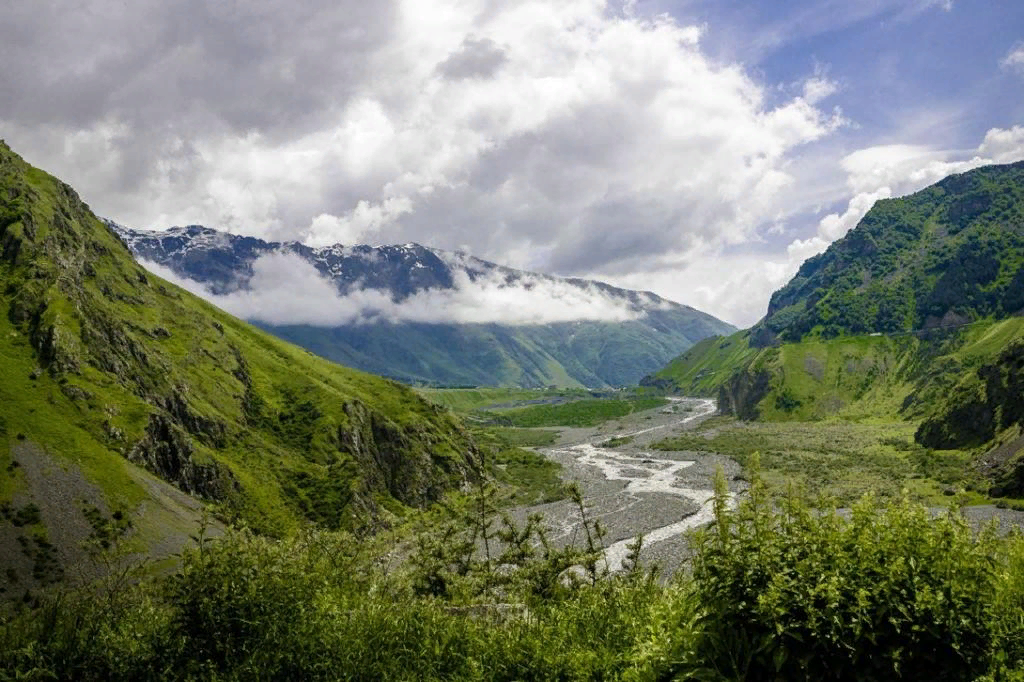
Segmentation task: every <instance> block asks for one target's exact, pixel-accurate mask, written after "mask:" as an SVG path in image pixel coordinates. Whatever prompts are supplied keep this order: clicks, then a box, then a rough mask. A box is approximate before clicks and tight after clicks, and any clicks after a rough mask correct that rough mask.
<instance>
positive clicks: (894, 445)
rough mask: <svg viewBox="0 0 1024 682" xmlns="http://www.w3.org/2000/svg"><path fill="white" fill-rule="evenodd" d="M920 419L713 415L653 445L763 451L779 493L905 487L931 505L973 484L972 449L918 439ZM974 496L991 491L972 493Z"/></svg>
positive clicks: (885, 492) (839, 493) (744, 458)
mask: <svg viewBox="0 0 1024 682" xmlns="http://www.w3.org/2000/svg"><path fill="white" fill-rule="evenodd" d="M915 426H916V425H915V424H913V423H906V422H895V423H891V422H890V423H886V422H881V421H865V422H860V423H854V422H845V421H838V420H833V421H820V422H741V421H737V420H735V419H733V418H731V417H715V418H712V419H709V420H707V421H705V422H703V423H701V424H700V426H698V427H697V428H696V429H694V430H692V431H686V432H684V433H682V434H680V435H677V436H674V437H671V438H667V439H664V440H662V441H659V442H657V443H655V444H654V446H653V447H654V448H656V449H660V450H696V451H710V452H716V453H719V454H722V455H725V456H727V457H731V458H733V459H735V460H736V461H738V462H740V464H742V465H744V466H747V465H748V464H749V463H750V461H751V457H752V456H753V455H754V453H759V454H760V462H761V470H762V473H763V476H764V480H765V481H766V483H767V484H768V485H769V486H770V487H771V488H772V489H773V490H775V491H776V492H782V491H785V490H786V489H787V488H788V487H789V486H790V485H796V486H799V487H801V488H802V489H804V490H807V491H810V492H812V493H815V494H819V493H820V494H822V495H824V496H826V497H830V498H833V499H835V500H836V501H837V503H838V504H841V505H848V504H850V503H852V502H854V501H856V500H857V499H858V498H860V497H861V496H862V495H864V494H866V493H873V494H875V495H878V496H879V497H880V498H883V499H895V498H898V497H899V496H900V495H901V493H902V491H903V490H904V489H906V490H909V491H910V492H911V494H912V495H913V497H914V498H915V499H917V500H919V501H921V502H925V503H928V504H945V503H946V501H948V497H946V495H945V491H946V489H947V488H949V487H956V488H962V487H966V486H969V485H970V484H971V480H970V478H969V477H968V475H967V464H968V462H969V461H970V458H971V454H970V453H967V452H961V451H936V450H929V449H927V448H924V447H922V446H920V445H918V444H916V443H915V442H914V430H915ZM968 499H969V500H970V501H971V502H973V503H979V502H984V501H987V498H984V497H983V496H981V495H979V494H977V493H970V494H969V497H968Z"/></svg>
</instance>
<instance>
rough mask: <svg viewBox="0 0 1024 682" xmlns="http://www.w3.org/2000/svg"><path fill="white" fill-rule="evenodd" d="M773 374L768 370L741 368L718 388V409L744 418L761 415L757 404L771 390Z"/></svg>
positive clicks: (751, 418) (752, 418)
mask: <svg viewBox="0 0 1024 682" xmlns="http://www.w3.org/2000/svg"><path fill="white" fill-rule="evenodd" d="M771 380H772V374H771V372H769V371H767V370H758V371H754V370H746V369H745V370H741V371H739V372H736V373H735V374H733V375H732V376H731V377H729V380H728V381H726V382H725V383H724V384H722V385H721V386H720V387H719V388H718V410H719V412H720V413H722V414H731V415H735V416H736V417H738V418H740V419H744V420H748V421H749V420H754V419H757V418H758V417H759V416H760V413H759V411H758V409H757V404H758V403H759V402H761V401H762V400H763V399H764V397H765V396H766V395H768V391H770V390H771Z"/></svg>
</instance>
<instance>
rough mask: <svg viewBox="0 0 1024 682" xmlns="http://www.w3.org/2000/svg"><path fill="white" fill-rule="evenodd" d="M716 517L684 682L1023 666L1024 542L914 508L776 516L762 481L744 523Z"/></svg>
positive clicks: (734, 515) (744, 509) (949, 676)
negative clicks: (1022, 601)
mask: <svg viewBox="0 0 1024 682" xmlns="http://www.w3.org/2000/svg"><path fill="white" fill-rule="evenodd" d="M755 469H756V465H755ZM721 498H722V494H721V493H719V499H720V500H721ZM716 512H717V513H716V523H715V524H714V525H713V526H712V527H711V528H710V529H709V530H707V531H704V532H701V533H700V534H699V535H698V537H697V540H696V555H695V558H694V562H693V578H692V580H693V584H692V593H691V594H690V598H691V599H693V601H694V602H695V603H696V604H699V605H700V606H699V609H700V611H699V615H698V617H697V619H696V623H695V625H696V635H695V636H694V638H693V640H692V649H689V650H686V651H681V652H679V659H680V663H679V665H678V667H677V668H676V672H677V673H680V674H682V675H684V676H685V677H687V678H690V677H694V678H709V679H751V680H764V679H785V680H798V679H806V680H817V679H832V680H881V679H915V680H917V679H929V680H965V679H974V678H976V677H978V676H980V675H982V674H984V673H985V672H987V671H989V670H991V669H992V668H993V667H996V668H999V667H1000V666H1003V665H1005V664H1006V663H1010V664H1011V665H1013V666H1020V665H1021V664H1022V663H1024V660H1022V659H1021V657H1020V646H1019V642H1020V641H1024V620H1022V619H1021V618H1020V617H1019V613H1013V609H1014V608H1016V607H1018V606H1019V603H1020V602H1019V600H1020V598H1021V584H1024V583H1022V580H1024V573H1021V570H1022V568H1024V566H1022V565H1021V563H1020V552H1021V549H1022V547H1024V542H1022V541H1021V539H1020V538H1019V537H1013V538H1011V539H1009V540H1004V539H1000V537H999V536H998V534H996V533H994V532H992V531H985V532H982V533H981V534H975V533H973V532H972V531H971V529H970V528H969V526H968V524H967V523H966V522H965V521H964V520H963V519H962V517H960V516H959V515H958V514H957V513H956V512H955V511H950V512H948V513H947V514H944V515H941V516H940V517H938V518H932V517H931V515H930V514H929V513H928V511H927V509H925V508H924V507H918V506H915V505H913V504H911V503H909V502H907V501H906V500H904V501H902V502H900V503H898V504H896V505H894V506H892V507H890V508H888V509H880V508H879V507H878V505H877V503H875V502H874V500H872V499H871V498H865V499H864V500H862V501H861V502H860V503H858V504H857V505H856V506H855V507H854V509H853V512H852V516H851V517H850V518H845V517H843V516H841V515H839V514H837V513H836V512H834V511H833V512H828V511H825V512H819V511H815V510H812V509H811V508H810V507H808V506H807V505H806V504H805V503H803V502H802V501H801V500H800V499H799V498H797V497H795V496H790V497H788V498H786V499H785V500H783V501H782V503H781V509H779V510H778V511H773V502H772V500H771V499H770V498H769V497H768V496H767V492H766V489H765V487H764V485H763V484H762V482H761V481H760V480H759V478H758V477H757V476H756V473H755V475H754V476H753V481H752V485H751V490H750V496H749V499H747V500H744V501H743V502H741V504H740V506H739V509H738V510H737V511H735V512H731V511H728V510H727V509H726V507H725V505H724V504H722V503H721V501H719V503H718V506H717V508H716Z"/></svg>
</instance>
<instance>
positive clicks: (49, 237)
mask: <svg viewBox="0 0 1024 682" xmlns="http://www.w3.org/2000/svg"><path fill="white" fill-rule="evenodd" d="M0 308H2V310H3V315H0V503H4V504H6V508H8V509H9V510H12V511H11V513H10V514H5V516H4V519H0V528H3V529H4V532H3V533H0V540H5V541H13V540H15V539H17V538H24V540H18V542H19V543H21V546H17V545H16V546H14V547H13V548H12V547H11V546H5V547H3V548H2V549H3V551H0V555H8V556H13V555H15V554H18V555H20V554H23V553H24V552H23V551H22V550H23V549H24V545H25V543H26V542H29V543H31V542H33V540H31V538H32V537H35V538H39V539H40V540H41V541H42V542H43V543H47V542H49V540H47V539H46V538H47V533H48V529H50V533H51V534H52V533H53V532H54V531H53V530H52V529H54V528H57V527H58V526H68V524H71V525H75V524H79V525H82V524H81V519H78V518H77V517H78V516H81V515H83V514H85V511H83V508H84V507H88V508H91V507H96V508H97V509H98V510H99V512H100V514H101V516H102V517H103V518H105V519H108V520H109V519H114V517H115V516H116V517H117V518H120V519H129V520H131V519H135V518H136V517H137V523H136V524H135V525H136V527H138V526H140V525H141V526H146V528H144V529H141V530H139V528H136V531H137V532H133V533H128V534H129V535H132V537H134V539H135V541H137V542H139V543H142V544H145V542H146V541H147V533H149V534H150V535H151V536H152V538H155V537H157V536H159V535H160V534H161V533H165V532H169V529H167V528H161V527H160V524H159V523H158V521H159V520H160V519H156V518H154V519H150V516H153V514H155V513H156V510H157V509H158V508H165V507H166V508H167V509H173V510H176V512H175V513H177V512H180V511H181V509H180V507H181V505H185V504H187V502H188V501H189V500H190V499H196V498H198V499H202V500H204V501H206V502H209V503H212V504H213V505H214V508H215V509H216V510H217V511H218V513H219V514H221V515H223V516H225V517H228V518H236V519H239V520H241V521H244V522H245V523H246V524H248V525H250V526H251V527H254V528H256V529H259V530H261V531H265V532H269V533H274V534H284V533H287V532H289V531H290V530H291V529H294V528H296V527H298V526H300V525H302V524H304V523H306V522H309V521H313V522H317V523H319V524H321V525H323V526H326V527H330V528H337V527H345V526H351V525H356V524H363V523H366V522H367V521H369V520H371V519H373V518H380V517H381V514H383V513H385V510H386V509H395V510H398V509H401V508H402V507H403V506H404V505H422V504H424V503H426V502H428V501H430V500H434V499H437V498H438V497H439V496H440V495H441V494H442V493H443V492H444V491H446V490H449V489H451V488H452V487H454V486H458V485H460V484H462V483H463V482H464V481H465V480H466V477H467V475H469V471H470V469H471V465H472V464H473V459H474V456H475V448H474V446H473V444H472V442H471V440H470V439H469V437H468V436H467V434H466V432H465V431H464V430H463V428H462V426H461V425H460V424H459V423H458V422H457V421H456V420H455V419H454V418H453V417H452V416H450V415H449V414H448V413H447V412H446V411H445V410H444V409H443V408H440V407H438V406H435V405H433V404H431V403H428V402H426V401H425V400H423V399H422V398H420V397H419V396H418V395H416V394H415V393H414V392H413V391H412V390H410V389H408V388H405V387H403V386H401V385H399V384H396V383H395V382H392V381H388V380H384V379H381V378H378V377H374V376H370V375H367V374H363V373H361V372H356V371H353V370H348V369H345V368H342V367H339V366H337V365H333V364H331V363H329V362H327V361H325V360H322V359H319V358H317V357H315V356H313V355H311V354H310V353H309V352H307V351H304V350H301V349H299V348H296V347H294V346H291V345H289V344H287V343H284V342H281V341H279V340H277V339H274V338H273V337H271V336H269V335H268V334H265V333H263V332H261V331H258V330H256V329H254V328H253V327H251V326H249V325H248V324H245V323H243V322H240V321H238V320H236V319H234V318H232V317H230V316H228V315H226V314H224V313H222V312H220V311H219V310H217V309H215V308H213V307H212V306H210V305H208V304H206V303H204V302H203V301H201V300H200V299H198V298H196V297H194V296H192V295H190V294H188V293H186V292H184V291H183V290H181V289H178V288H176V287H174V286H172V285H170V284H168V283H166V282H164V281H163V280H160V279H159V278H157V277H154V276H153V275H151V274H149V273H147V272H146V271H145V270H143V269H142V268H141V267H140V266H138V265H137V264H136V263H135V262H134V260H133V259H132V257H131V255H130V254H129V252H128V250H127V248H126V247H125V246H124V244H123V243H122V242H121V241H120V240H119V239H118V238H117V237H116V236H114V235H113V234H112V233H111V232H110V231H109V230H108V229H107V228H106V227H105V226H104V225H103V224H102V223H101V222H100V221H99V220H97V218H96V217H95V216H94V215H93V214H92V213H91V212H90V211H89V209H88V207H87V206H86V205H85V204H84V203H82V201H81V200H80V199H79V198H78V196H77V195H76V194H75V192H74V191H73V190H72V189H71V188H70V187H68V186H67V185H65V184H63V183H61V182H60V181H58V180H56V179H55V178H53V177H51V176H49V175H47V174H46V173H44V172H42V171H40V170H37V169H35V168H32V167H31V166H29V165H28V164H26V163H25V162H24V161H23V160H22V159H21V158H20V157H18V156H17V155H16V154H14V153H13V152H12V151H11V150H10V149H9V148H8V147H7V146H6V145H3V144H0ZM40 462H43V464H39V463H40ZM37 465H38V466H37ZM54 466H56V467H59V468H60V469H62V470H65V471H67V472H70V473H68V475H69V476H78V477H79V478H80V479H81V489H82V490H83V491H91V492H88V494H87V495H86V493H82V495H83V496H87V497H88V498H89V499H88V503H87V504H86V503H85V502H83V500H80V499H75V500H73V501H69V502H67V504H64V505H63V506H61V504H58V503H57V502H53V503H52V504H50V503H49V502H47V501H46V500H47V499H49V498H51V497H54V491H52V490H46V489H45V488H46V481H47V480H48V479H47V476H45V475H42V476H34V475H32V472H33V471H36V470H37V469H40V467H42V469H41V470H42V471H43V473H44V474H45V471H47V470H52V468H53V467H54ZM140 467H141V469H140ZM142 469H145V470H148V471H149V472H151V473H152V474H155V475H156V476H157V477H159V479H161V480H162V481H166V482H169V483H171V484H173V485H174V486H175V487H176V488H177V489H178V490H180V491H184V492H186V493H188V494H189V495H190V496H191V498H185V499H184V500H180V501H179V502H180V504H177V503H172V502H168V503H167V504H162V503H160V502H159V501H156V497H158V495H157V493H160V495H162V496H163V497H167V496H168V495H167V494H165V493H166V490H165V489H164V488H160V487H159V485H160V481H159V480H158V479H156V478H153V477H152V476H148V475H146V474H144V473H142ZM76 480H77V479H76ZM175 504H177V506H175ZM30 505H35V506H36V507H41V508H42V509H43V513H42V514H41V516H40V518H38V519H35V518H34V517H33V518H32V519H31V520H33V521H37V522H34V523H25V524H22V525H21V526H17V525H16V524H13V522H10V521H9V519H8V517H10V518H14V517H15V515H16V512H20V510H23V509H26V508H31V507H30ZM47 505H48V506H47ZM48 509H49V510H50V511H49V512H47V510H48ZM168 513H170V512H168ZM29 516H30V517H31V514H30V515H29ZM58 516H59V517H61V518H57V517H58ZM93 516H95V514H93ZM194 516H195V513H193V514H192V518H194ZM65 517H67V518H65ZM71 517H75V518H71ZM176 518H179V520H182V522H184V521H185V520H187V519H189V518H190V516H189V514H184V513H182V514H178V516H177V517H176ZM163 520H164V521H166V519H163ZM98 525H102V524H100V523H99V522H98V521H97V522H96V523H91V522H90V523H87V524H85V525H84V526H83V527H84V528H86V529H88V528H90V527H95V526H98ZM147 529H148V530H147ZM143 531H145V532H143ZM152 538H148V539H152ZM51 544H52V543H51ZM33 551H34V550H33Z"/></svg>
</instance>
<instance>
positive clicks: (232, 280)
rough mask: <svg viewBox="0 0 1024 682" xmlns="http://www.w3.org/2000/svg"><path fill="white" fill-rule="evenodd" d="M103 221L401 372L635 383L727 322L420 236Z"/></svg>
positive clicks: (346, 359) (237, 297)
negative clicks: (245, 231) (375, 239)
mask: <svg viewBox="0 0 1024 682" xmlns="http://www.w3.org/2000/svg"><path fill="white" fill-rule="evenodd" d="M108 225H109V226H110V227H111V228H112V229H113V230H114V231H115V232H117V234H118V235H120V236H121V237H122V239H124V241H125V243H126V244H127V245H128V246H129V247H130V248H131V250H132V252H133V253H134V254H135V255H136V256H137V257H138V258H139V259H140V260H141V261H143V262H144V263H146V264H149V265H150V267H152V266H153V264H155V265H156V266H160V267H163V268H166V269H167V270H166V271H162V272H165V273H166V274H167V275H168V276H171V277H176V278H180V280H179V283H181V284H183V285H185V286H187V287H188V288H190V289H191V290H193V291H195V292H197V293H200V294H201V295H203V296H205V297H206V298H208V299H209V300H212V301H213V302H215V303H217V304H218V305H221V306H222V307H224V308H225V309H227V310H229V311H230V312H234V313H235V314H238V315H240V316H242V317H245V318H246V319H249V320H250V321H252V322H253V323H255V324H257V325H259V326H260V327H262V328H263V329H266V330H267V331H270V332H271V333H273V334H274V335H276V336H279V337H281V338H283V339H286V340H288V341H291V342H293V343H296V344H298V345H300V346H303V347H304V348H307V349H309V350H311V351H313V352H314V353H316V354H318V355H320V356H322V357H325V358H327V359H330V360H333V361H336V362H339V363H341V364H344V365H347V366H350V367H355V368H357V369H361V370H364V371H368V372H373V373H375V374H381V375H385V376H390V377H393V378H396V379H399V380H402V381H406V382H418V383H424V384H433V385H448V386H476V385H512V386H523V387H539V386H549V385H555V386H559V387H588V388H603V387H608V386H625V385H634V384H636V382H637V381H638V380H639V379H640V378H641V377H643V376H644V375H645V374H647V373H649V372H652V371H655V370H657V369H658V368H659V367H662V366H663V365H664V364H665V363H666V362H668V361H669V360H670V359H671V358H672V357H674V356H675V355H678V353H679V352H681V351H683V350H685V349H687V348H689V347H690V346H692V345H693V344H694V343H696V342H697V341H700V340H701V339H704V338H706V337H709V336H714V335H718V334H728V333H731V332H733V331H735V327H733V326H732V325H729V324H727V323H725V322H722V321H721V320H718V319H716V318H714V317H712V316H711V315H708V314H706V313H702V312H700V311H698V310H695V309H693V308H691V307H689V306H686V305H681V304H679V303H675V302H672V301H668V300H666V299H663V298H661V297H659V296H657V295H655V294H653V293H650V292H639V291H630V290H626V289H620V288H617V287H613V286H610V285H608V284H605V283H602V282H596V281H591V280H584V279H577V278H559V277H552V276H549V275H543V274H538V273H533V272H527V271H523V270H516V269H513V268H508V267H503V266H500V265H497V264H495V263H492V262H489V261H485V260H481V259H479V258H475V257H472V256H469V255H467V254H464V253H458V252H448V251H443V250H440V249H434V248H430V247H427V246H422V245H419V244H404V245H390V246H368V245H354V246H342V245H333V246H327V247H322V248H313V247H310V246H306V245H304V244H301V243H297V242H284V243H281V242H268V241H264V240H261V239H256V238H253V237H244V236H238V235H233V234H228V233H225V232H219V231H216V230H212V229H209V228H206V227H201V226H197V225H192V226H188V227H177V228H171V229H168V230H165V231H158V232H151V231H141V230H133V229H129V228H126V227H123V226H120V225H117V224H116V223H113V222H109V221H108ZM300 282H302V283H306V284H301V283H300ZM325 283H326V285H327V290H326V291H325V290H324V285H325ZM312 290H315V291H317V292H319V294H318V297H313V296H312V295H311V294H310V291H312ZM263 297H265V298H266V299H267V301H270V302H268V303H263V302H261V301H262V298H263Z"/></svg>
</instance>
